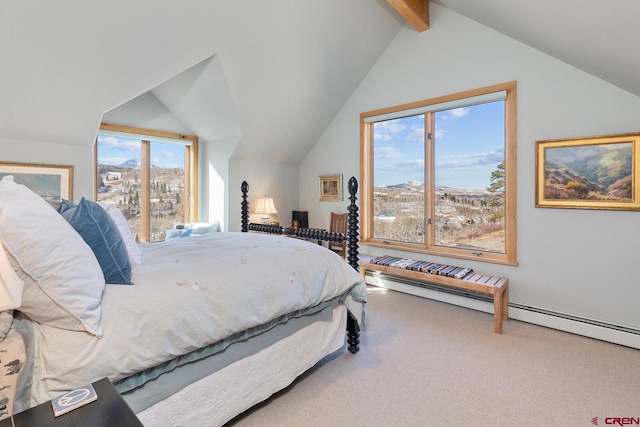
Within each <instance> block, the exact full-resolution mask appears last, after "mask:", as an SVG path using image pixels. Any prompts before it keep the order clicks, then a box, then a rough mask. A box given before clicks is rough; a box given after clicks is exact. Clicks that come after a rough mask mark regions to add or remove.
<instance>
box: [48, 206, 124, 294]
mask: <svg viewBox="0 0 640 427" xmlns="http://www.w3.org/2000/svg"><path fill="white" fill-rule="evenodd" d="M57 209H58V212H60V214H62V216H63V217H64V218H65V219H66V220H67V222H68V223H69V224H71V226H72V227H73V228H74V229H75V230H76V231H77V232H78V234H79V235H80V236H82V238H83V239H84V241H85V242H86V243H87V245H89V247H90V248H91V250H92V251H93V253H94V254H95V256H96V259H97V260H98V264H100V268H101V269H102V273H103V274H104V280H105V282H107V283H113V284H122V285H132V284H133V283H131V262H130V261H129V253H128V252H127V247H126V245H125V243H124V240H122V235H120V231H118V226H117V225H116V223H115V222H114V221H113V219H111V216H109V214H108V213H107V211H105V210H104V209H103V208H102V206H100V205H99V204H97V203H96V202H92V201H90V200H86V199H85V198H84V197H83V198H82V200H80V203H78V204H77V205H76V204H74V203H72V202H70V201H68V200H63V201H62V202H61V203H60V204H59V205H58V207H57Z"/></svg>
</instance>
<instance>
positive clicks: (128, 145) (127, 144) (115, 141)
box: [98, 136, 140, 152]
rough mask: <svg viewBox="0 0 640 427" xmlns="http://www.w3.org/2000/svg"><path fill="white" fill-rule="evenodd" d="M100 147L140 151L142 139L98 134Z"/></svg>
mask: <svg viewBox="0 0 640 427" xmlns="http://www.w3.org/2000/svg"><path fill="white" fill-rule="evenodd" d="M100 147H104V148H113V149H115V150H120V151H138V152H139V151H140V141H138V140H135V139H124V138H116V137H114V136H98V149H100Z"/></svg>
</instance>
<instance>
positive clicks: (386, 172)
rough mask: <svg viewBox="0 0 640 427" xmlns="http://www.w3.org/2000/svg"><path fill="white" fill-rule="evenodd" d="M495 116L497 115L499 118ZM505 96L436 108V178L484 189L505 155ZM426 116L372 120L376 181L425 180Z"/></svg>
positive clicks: (457, 185) (444, 182) (378, 183)
mask: <svg viewBox="0 0 640 427" xmlns="http://www.w3.org/2000/svg"><path fill="white" fill-rule="evenodd" d="M496 117H498V118H499V119H498V120H497V119H496ZM503 117H504V102H503V101H498V102H491V103H487V104H481V105H475V106H471V107H464V108H456V109H453V110H447V111H442V112H437V113H436V129H435V141H436V157H435V164H436V178H435V181H436V184H437V185H446V186H448V187H454V188H462V189H469V190H473V189H481V190H484V189H485V188H486V187H487V186H488V185H489V182H490V178H491V172H493V171H494V170H495V169H496V166H497V165H498V164H499V163H500V162H502V161H503V160H504V120H503ZM424 127H425V125H424V116H423V115H420V116H413V117H407V118H401V119H394V120H388V121H385V122H378V123H376V124H375V125H374V167H375V176H374V185H375V186H381V185H393V184H401V183H404V182H409V181H417V182H421V183H422V182H424Z"/></svg>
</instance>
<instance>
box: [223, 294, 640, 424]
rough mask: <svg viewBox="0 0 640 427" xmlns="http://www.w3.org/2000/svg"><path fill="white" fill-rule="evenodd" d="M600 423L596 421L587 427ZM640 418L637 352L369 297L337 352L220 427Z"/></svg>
mask: <svg viewBox="0 0 640 427" xmlns="http://www.w3.org/2000/svg"><path fill="white" fill-rule="evenodd" d="M594 417H598V420H593V418H594ZM607 417H610V418H611V417H617V418H622V417H635V419H639V418H640V350H636V349H631V348H627V347H622V346H619V345H615V344H610V343H605V342H601V341H597V340H593V339H590V338H585V337H581V336H577V335H572V334H568V333H564V332H560V331H556V330H552V329H548V328H544V327H540V326H535V325H531V324H527V323H523V322H519V321H515V320H510V321H508V322H507V323H506V325H505V327H504V333H503V335H497V334H494V333H493V317H492V315H490V314H486V313H482V312H478V311H474V310H470V309H466V308H461V307H457V306H453V305H449V304H446V303H442V302H437V301H431V300H428V299H424V298H420V297H416V296H411V295H406V294H402V293H398V292H394V291H388V290H383V289H381V288H375V287H372V288H370V294H369V302H368V304H367V331H366V332H364V333H362V334H361V346H360V352H359V353H357V354H356V355H352V354H350V353H349V352H347V351H346V350H343V351H339V352H337V353H336V354H333V355H331V356H329V357H327V358H326V359H325V360H323V361H322V362H321V363H319V364H318V365H317V366H316V367H314V368H313V369H311V370H310V371H309V372H308V373H306V374H305V375H303V376H302V377H301V378H299V379H298V380H297V381H296V382H295V383H294V384H292V385H291V386H290V387H289V388H287V389H286V390H284V391H283V392H281V393H278V394H277V395H275V396H273V397H272V398H271V399H269V400H268V401H266V402H264V403H263V404H261V405H259V406H257V407H256V408H254V409H252V410H251V411H249V412H247V413H245V414H242V415H241V416H239V417H237V418H236V419H235V420H233V421H231V422H230V423H229V424H228V425H229V426H234V427H249V426H261V427H262V426H592V425H593V423H592V421H597V422H598V425H606V423H605V421H608V422H609V423H610V422H611V421H612V420H611V419H609V420H606V418H607Z"/></svg>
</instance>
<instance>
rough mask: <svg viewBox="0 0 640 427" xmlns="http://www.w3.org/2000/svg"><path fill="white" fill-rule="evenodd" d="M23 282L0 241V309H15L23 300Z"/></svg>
mask: <svg viewBox="0 0 640 427" xmlns="http://www.w3.org/2000/svg"><path fill="white" fill-rule="evenodd" d="M23 285H24V284H23V282H22V280H20V278H19V277H18V276H17V275H16V272H15V271H13V268H11V264H9V258H7V254H6V252H5V251H4V246H3V245H2V243H1V242H0V311H4V310H13V309H14V308H18V307H20V304H21V302H22V287H23Z"/></svg>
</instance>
